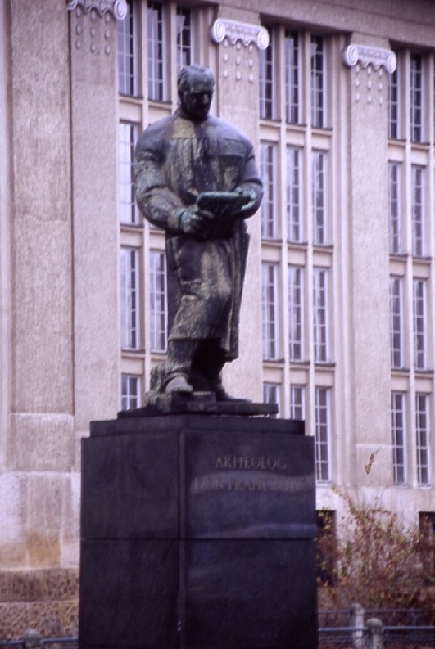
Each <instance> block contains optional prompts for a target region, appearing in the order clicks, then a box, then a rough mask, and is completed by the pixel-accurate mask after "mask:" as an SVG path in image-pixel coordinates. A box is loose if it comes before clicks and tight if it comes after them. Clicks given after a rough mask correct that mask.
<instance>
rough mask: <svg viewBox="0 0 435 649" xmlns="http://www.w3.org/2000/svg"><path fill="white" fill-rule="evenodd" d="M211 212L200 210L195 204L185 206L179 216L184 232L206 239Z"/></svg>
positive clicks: (211, 216)
mask: <svg viewBox="0 0 435 649" xmlns="http://www.w3.org/2000/svg"><path fill="white" fill-rule="evenodd" d="M212 219H213V214H212V213H211V212H208V211H207V210H201V209H199V208H198V207H197V206H196V205H195V206H192V207H189V208H186V209H185V210H184V211H183V212H182V214H181V216H180V226H181V229H182V230H183V232H185V233H186V234H193V235H195V236H196V237H199V238H200V239H206V238H207V236H208V233H209V229H210V228H209V226H210V221H211V220H212Z"/></svg>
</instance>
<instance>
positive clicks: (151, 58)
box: [147, 2, 166, 101]
mask: <svg viewBox="0 0 435 649" xmlns="http://www.w3.org/2000/svg"><path fill="white" fill-rule="evenodd" d="M147 37H148V39H147V55H148V99H152V100H154V101H163V100H165V99H166V89H165V85H166V83H165V65H166V62H165V55H166V50H165V48H164V45H163V38H164V21H163V13H162V5H161V3H160V2H148V5H147Z"/></svg>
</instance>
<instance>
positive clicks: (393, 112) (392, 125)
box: [388, 57, 400, 140]
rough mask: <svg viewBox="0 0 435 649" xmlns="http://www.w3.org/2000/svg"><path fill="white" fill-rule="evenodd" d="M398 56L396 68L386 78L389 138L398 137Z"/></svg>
mask: <svg viewBox="0 0 435 649" xmlns="http://www.w3.org/2000/svg"><path fill="white" fill-rule="evenodd" d="M399 66H400V58H399V57H397V68H396V70H395V71H394V72H393V73H392V74H391V75H390V77H389V80H388V137H389V138H390V140H398V139H399V138H400V76H399Z"/></svg>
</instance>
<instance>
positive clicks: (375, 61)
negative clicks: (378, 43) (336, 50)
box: [343, 44, 396, 74]
mask: <svg viewBox="0 0 435 649" xmlns="http://www.w3.org/2000/svg"><path fill="white" fill-rule="evenodd" d="M343 62H344V63H345V64H346V65H348V66H350V67H352V66H354V65H356V64H357V63H358V62H359V63H360V64H361V66H362V67H363V68H367V67H368V66H369V65H371V66H372V67H373V68H374V69H375V70H379V68H380V67H384V68H385V69H386V70H387V72H388V73H389V74H392V73H393V72H394V70H395V69H396V55H395V54H394V52H392V51H391V50H387V49H385V48H383V47H369V46H367V45H355V44H354V45H349V46H348V47H346V49H345V50H343Z"/></svg>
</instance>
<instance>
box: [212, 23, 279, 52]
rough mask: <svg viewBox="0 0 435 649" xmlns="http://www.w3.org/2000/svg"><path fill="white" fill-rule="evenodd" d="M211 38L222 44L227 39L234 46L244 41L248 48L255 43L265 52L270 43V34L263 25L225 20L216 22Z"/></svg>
mask: <svg viewBox="0 0 435 649" xmlns="http://www.w3.org/2000/svg"><path fill="white" fill-rule="evenodd" d="M211 37H212V39H213V40H214V42H215V43H222V41H223V40H225V39H226V38H227V39H228V41H229V42H230V43H231V44H232V45H234V44H235V43H236V42H237V41H242V43H243V45H245V46H246V47H247V46H248V45H250V44H251V43H254V44H255V45H256V46H257V47H258V48H259V49H260V50H265V49H266V47H267V46H268V45H269V42H270V38H269V32H268V31H267V29H265V28H264V27H262V26H261V25H251V24H249V23H241V22H239V21H238V20H226V19H225V18H218V19H217V20H215V22H214V23H213V25H212V26H211Z"/></svg>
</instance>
